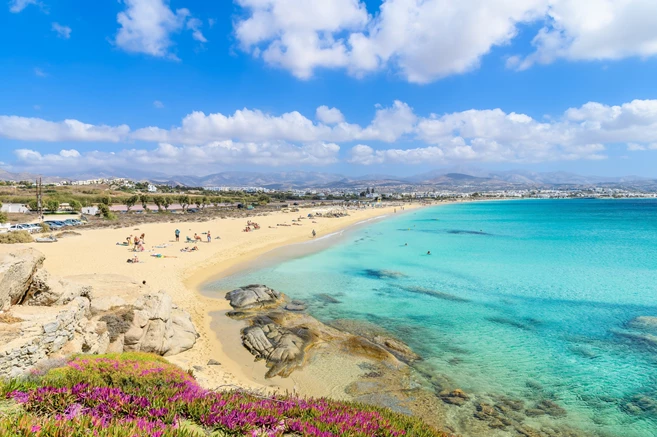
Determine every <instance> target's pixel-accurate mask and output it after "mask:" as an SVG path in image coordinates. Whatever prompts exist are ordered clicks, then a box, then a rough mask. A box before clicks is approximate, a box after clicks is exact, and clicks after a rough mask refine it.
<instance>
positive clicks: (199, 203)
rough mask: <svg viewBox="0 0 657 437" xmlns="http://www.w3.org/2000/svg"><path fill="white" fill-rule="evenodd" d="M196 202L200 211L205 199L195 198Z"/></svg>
mask: <svg viewBox="0 0 657 437" xmlns="http://www.w3.org/2000/svg"><path fill="white" fill-rule="evenodd" d="M194 201H195V202H196V207H197V208H198V209H201V205H202V204H203V199H202V198H200V197H195V198H194Z"/></svg>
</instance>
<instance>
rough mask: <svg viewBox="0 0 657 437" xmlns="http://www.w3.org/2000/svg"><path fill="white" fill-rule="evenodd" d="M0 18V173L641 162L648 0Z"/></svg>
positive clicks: (63, 8) (646, 137)
mask: <svg viewBox="0 0 657 437" xmlns="http://www.w3.org/2000/svg"><path fill="white" fill-rule="evenodd" d="M582 3H586V4H582ZM0 20H1V21H0V22H1V23H2V26H0V37H1V38H2V40H3V41H4V44H2V45H1V46H0V146H1V147H0V161H1V162H2V168H4V169H6V170H8V171H32V172H39V173H43V174H58V175H65V174H72V173H76V172H77V173H83V172H85V171H86V170H89V169H91V170H96V169H105V170H112V169H115V168H119V169H138V170H143V171H145V172H162V173H169V174H207V173H214V172H219V171H226V170H257V171H266V170H271V171H280V170H310V171H325V172H339V173H345V174H352V175H356V174H369V173H392V174H399V175H411V174H416V173H420V172H423V171H426V170H429V169H434V168H449V167H453V166H466V167H477V168H490V169H520V168H522V169H529V170H535V171H553V170H566V171H572V172H577V173H583V174H599V175H629V174H637V175H642V176H657V174H655V170H654V167H655V165H654V164H655V162H656V160H655V157H656V154H657V86H655V81H654V78H655V77H657V56H656V55H657V2H654V0H627V1H624V2H620V1H614V0H592V1H590V2H574V1H572V0H504V1H502V0H487V1H484V0H425V1H423V2H421V1H419V0H385V1H383V2H382V1H367V2H363V1H359V0H332V1H331V2H327V1H325V0H321V1H320V0H234V1H231V0H222V1H215V2H201V1H197V0H171V1H166V0H124V1H118V2H115V1H111V2H80V1H73V0H70V1H67V0H59V1H55V0H10V1H9V2H7V0H5V5H4V6H3V7H0Z"/></svg>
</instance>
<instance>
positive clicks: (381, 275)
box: [363, 269, 407, 279]
mask: <svg viewBox="0 0 657 437" xmlns="http://www.w3.org/2000/svg"><path fill="white" fill-rule="evenodd" d="M363 273H364V274H365V276H369V277H371V278H377V279H398V278H406V277H407V275H405V274H404V273H402V272H397V271H395V270H378V269H365V270H363Z"/></svg>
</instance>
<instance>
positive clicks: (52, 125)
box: [0, 115, 130, 142]
mask: <svg viewBox="0 0 657 437" xmlns="http://www.w3.org/2000/svg"><path fill="white" fill-rule="evenodd" d="M129 132H130V128H129V127H128V126H126V125H121V126H105V125H100V126H95V125H92V124H86V123H82V122H80V121H78V120H64V121H62V122H52V121H46V120H43V119H40V118H27V117H18V116H6V115H0V137H4V138H9V139H12V140H21V141H49V142H61V141H107V142H118V141H121V140H123V139H125V138H126V137H127V135H128V133H129Z"/></svg>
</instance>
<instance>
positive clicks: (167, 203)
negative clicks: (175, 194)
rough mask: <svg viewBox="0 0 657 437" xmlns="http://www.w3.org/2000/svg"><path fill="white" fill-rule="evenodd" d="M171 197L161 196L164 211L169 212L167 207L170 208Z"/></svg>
mask: <svg viewBox="0 0 657 437" xmlns="http://www.w3.org/2000/svg"><path fill="white" fill-rule="evenodd" d="M171 200H172V199H171V197H169V196H163V197H162V206H163V207H164V210H165V211H169V207H170V206H171Z"/></svg>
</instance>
